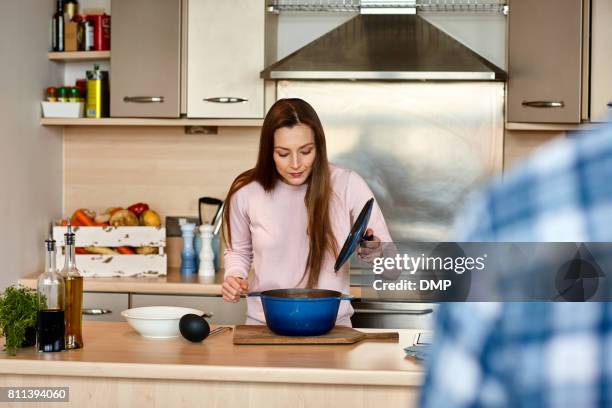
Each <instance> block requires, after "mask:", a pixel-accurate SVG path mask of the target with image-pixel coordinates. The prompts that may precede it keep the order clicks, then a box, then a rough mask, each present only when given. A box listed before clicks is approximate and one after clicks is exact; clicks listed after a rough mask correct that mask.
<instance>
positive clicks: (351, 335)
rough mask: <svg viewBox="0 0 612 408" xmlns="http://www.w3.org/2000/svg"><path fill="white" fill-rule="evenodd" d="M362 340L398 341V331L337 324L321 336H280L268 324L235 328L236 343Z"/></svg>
mask: <svg viewBox="0 0 612 408" xmlns="http://www.w3.org/2000/svg"><path fill="white" fill-rule="evenodd" d="M362 340H385V341H392V342H394V343H397V342H398V341H399V333H398V332H378V333H364V332H360V331H359V330H355V329H352V328H350V327H344V326H336V327H334V328H333V329H332V330H331V331H330V332H328V333H326V334H323V335H320V336H299V337H298V336H295V337H294V336H279V335H278V334H275V333H273V332H272V331H270V329H268V327H267V326H254V325H241V326H236V329H235V330H234V344H354V343H357V342H360V341H362Z"/></svg>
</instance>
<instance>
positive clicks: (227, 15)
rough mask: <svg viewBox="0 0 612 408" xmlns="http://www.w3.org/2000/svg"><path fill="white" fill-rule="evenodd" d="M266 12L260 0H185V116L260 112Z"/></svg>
mask: <svg viewBox="0 0 612 408" xmlns="http://www.w3.org/2000/svg"><path fill="white" fill-rule="evenodd" d="M113 12H115V10H114V9H113ZM265 12H266V11H265V2H264V1H260V0H232V1H227V0H226V1H219V0H189V1H188V11H187V14H188V18H187V21H188V22H187V24H188V26H187V32H188V34H187V116H188V117H191V118H262V117H263V113H264V112H263V111H264V83H263V80H262V79H260V77H259V73H260V72H261V71H262V70H263V69H264V32H265ZM113 52H114V50H113Z"/></svg>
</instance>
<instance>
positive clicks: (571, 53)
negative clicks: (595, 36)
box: [507, 0, 608, 123]
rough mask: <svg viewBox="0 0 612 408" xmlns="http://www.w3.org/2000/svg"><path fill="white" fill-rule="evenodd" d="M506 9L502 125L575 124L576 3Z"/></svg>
mask: <svg viewBox="0 0 612 408" xmlns="http://www.w3.org/2000/svg"><path fill="white" fill-rule="evenodd" d="M607 1H608V0H601V2H602V3H605V2H607ZM509 6H510V8H509V14H508V103H507V104H508V106H507V109H508V110H507V120H508V122H534V123H579V122H580V120H581V95H582V39H583V36H582V25H583V4H582V1H581V0H537V1H533V0H511V1H510V2H509ZM602 46H603V45H602Z"/></svg>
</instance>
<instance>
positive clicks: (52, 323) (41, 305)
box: [36, 239, 66, 352]
mask: <svg viewBox="0 0 612 408" xmlns="http://www.w3.org/2000/svg"><path fill="white" fill-rule="evenodd" d="M45 248H46V257H45V272H44V273H43V274H42V275H40V277H39V278H38V285H37V291H38V313H37V316H36V347H37V349H38V351H42V352H52V351H62V350H64V347H65V337H64V332H65V323H64V319H65V314H64V305H65V302H64V296H65V290H66V287H65V284H64V278H63V277H62V276H61V275H60V274H59V273H57V267H56V264H55V241H54V240H53V239H48V240H46V241H45Z"/></svg>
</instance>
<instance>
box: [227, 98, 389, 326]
mask: <svg viewBox="0 0 612 408" xmlns="http://www.w3.org/2000/svg"><path fill="white" fill-rule="evenodd" d="M372 196H373V194H372V192H371V191H370V189H369V188H368V186H367V185H366V183H365V181H364V180H363V179H362V178H361V177H360V176H359V175H357V174H356V173H355V172H352V171H350V170H347V169H343V168H340V167H337V166H333V165H330V164H329V162H328V161H327V151H326V147H325V134H324V133H323V127H322V126H321V122H320V120H319V117H318V116H317V113H316V112H315V111H314V109H313V108H312V106H310V105H309V104H308V103H306V102H305V101H303V100H301V99H281V100H279V101H277V102H276V103H275V104H274V105H273V106H272V107H271V108H270V111H269V112H268V114H267V115H266V118H265V119H264V123H263V127H262V130H261V139H260V143H259V155H258V158H257V164H256V165H255V168H253V169H251V170H248V171H246V172H244V173H242V174H241V175H239V176H238V177H237V178H236V180H235V181H234V183H233V184H232V186H231V188H230V190H229V193H228V195H227V198H226V201H225V203H226V208H225V213H224V225H225V226H226V229H225V231H224V239H225V243H226V248H227V249H226V250H225V279H224V282H223V285H222V293H223V298H224V299H225V300H227V301H230V302H237V301H238V300H239V299H240V295H241V294H246V293H248V292H253V291H262V290H269V289H279V288H283V289H285V288H302V287H308V288H321V289H331V290H336V291H339V292H342V293H349V289H350V284H349V266H348V263H346V264H345V265H344V266H343V267H342V268H341V269H340V270H339V271H338V273H335V272H334V262H335V259H336V257H337V255H338V253H339V252H340V248H341V245H342V244H343V243H344V240H345V239H346V237H347V236H348V234H349V232H350V229H351V226H352V224H353V222H354V220H355V219H356V218H357V215H358V214H359V212H360V211H361V208H362V207H363V205H364V204H365V203H366V201H367V200H368V199H370V198H371V197H372ZM367 234H368V235H373V236H374V238H373V240H372V241H371V242H367V244H366V247H365V248H360V249H359V253H360V256H361V257H362V258H363V259H372V257H373V256H375V255H376V254H377V253H378V252H380V242H381V241H382V242H391V237H390V235H389V231H388V230H387V226H386V224H385V220H384V219H383V216H382V213H381V211H380V208H379V207H378V205H377V204H375V205H374V208H373V210H372V215H371V217H370V221H369V224H368V231H367ZM251 263H253V264H254V267H255V273H254V275H253V277H252V280H251V281H250V282H248V280H247V279H248V275H249V270H250V268H251ZM247 305H248V312H247V315H248V316H247V324H265V317H264V313H263V309H262V306H261V301H260V299H259V298H257V297H253V298H248V299H247ZM351 314H352V308H351V306H350V304H349V302H341V306H340V310H339V311H338V317H337V321H336V324H339V325H345V326H350V325H351V321H350V316H351Z"/></svg>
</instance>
